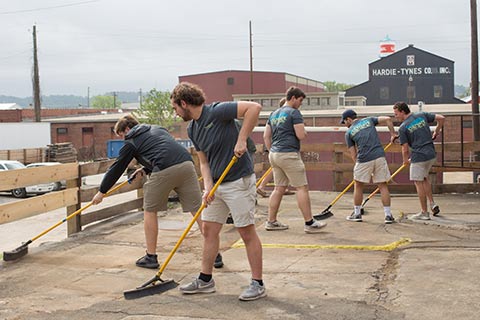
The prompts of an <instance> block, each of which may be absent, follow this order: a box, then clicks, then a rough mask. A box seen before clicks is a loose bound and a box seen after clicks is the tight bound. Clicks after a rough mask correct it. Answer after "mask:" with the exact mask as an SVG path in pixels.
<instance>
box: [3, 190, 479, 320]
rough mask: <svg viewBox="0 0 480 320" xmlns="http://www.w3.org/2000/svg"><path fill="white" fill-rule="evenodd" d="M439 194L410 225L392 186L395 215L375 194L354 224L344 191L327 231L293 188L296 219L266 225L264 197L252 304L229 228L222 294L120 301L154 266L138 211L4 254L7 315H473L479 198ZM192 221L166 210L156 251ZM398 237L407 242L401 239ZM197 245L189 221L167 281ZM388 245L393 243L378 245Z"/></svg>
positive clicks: (320, 202)
mask: <svg viewBox="0 0 480 320" xmlns="http://www.w3.org/2000/svg"><path fill="white" fill-rule="evenodd" d="M336 195H337V193H332V192H328V193H327V192H311V197H312V204H313V208H314V209H315V211H316V212H319V211H321V210H323V209H324V208H325V207H327V205H328V204H329V202H330V201H332V200H333V199H334V198H335V196H336ZM436 202H437V203H438V204H439V205H440V208H441V214H440V216H439V217H435V218H433V220H431V221H427V222H415V221H411V220H408V219H399V218H400V217H401V216H402V217H403V216H405V215H407V214H409V213H416V212H417V211H418V210H419V209H418V208H419V205H418V200H417V198H416V196H413V195H412V196H406V195H394V196H393V197H392V210H393V213H394V216H395V217H396V218H397V221H398V222H397V223H394V224H391V225H385V224H384V223H383V210H382V208H381V205H380V202H379V197H378V196H377V197H375V198H372V200H370V201H369V202H368V204H367V207H366V214H365V215H364V220H363V222H361V223H359V222H349V221H346V220H345V217H346V216H347V215H349V214H350V213H351V211H352V209H351V208H352V206H351V203H352V194H350V193H347V194H346V195H344V196H343V197H342V198H341V199H340V200H339V201H338V202H337V203H336V204H335V205H334V206H333V208H332V211H333V213H334V216H333V217H331V218H330V219H327V220H325V221H326V222H327V223H328V225H327V227H326V228H325V229H324V232H322V233H320V234H305V233H304V232H303V221H302V218H301V215H300V213H299V211H298V208H297V206H296V201H295V196H285V197H284V201H283V203H282V206H281V211H280V213H279V220H281V221H282V222H284V223H288V224H289V225H290V229H289V230H286V231H265V229H264V228H263V226H264V223H265V220H266V210H267V207H266V206H267V204H268V199H258V206H257V213H256V217H257V231H258V233H259V236H260V238H261V240H262V243H263V245H264V251H263V255H264V257H263V258H264V281H265V284H266V287H267V292H268V296H267V297H266V298H264V299H260V300H257V301H251V302H241V301H239V300H238V295H239V294H240V292H241V291H242V290H243V289H244V288H245V287H246V286H247V285H248V283H249V280H250V273H249V266H248V263H247V260H246V255H245V249H243V247H242V246H241V243H240V242H239V241H238V240H239V237H238V234H237V232H236V231H235V229H234V228H233V227H232V226H231V225H226V226H225V227H224V228H223V230H222V234H221V251H222V253H223V257H224V262H225V266H224V267H223V268H222V269H215V270H214V278H215V281H216V283H217V292H216V293H213V294H203V295H191V296H185V295H182V294H181V293H180V292H179V291H178V289H176V288H175V289H172V290H169V291H167V292H164V293H162V294H157V295H152V296H148V297H144V298H140V299H135V300H125V299H124V296H123V291H125V290H131V289H134V288H136V287H137V286H139V285H141V284H142V283H144V282H145V281H147V280H149V279H150V278H152V277H153V276H154V275H155V273H156V271H155V270H148V269H141V268H138V267H136V266H135V264H134V262H135V260H136V259H137V258H139V257H140V256H142V255H143V253H144V233H143V224H142V213H141V212H140V213H139V212H132V213H125V214H122V215H120V216H118V217H117V218H115V219H111V220H109V221H105V222H102V223H98V224H95V225H93V226H90V227H87V228H86V229H85V230H84V231H83V232H81V233H80V234H78V235H76V236H74V237H70V238H68V239H66V240H62V241H49V242H46V243H42V244H41V245H40V246H32V247H30V252H29V253H28V254H27V255H26V256H25V257H23V258H22V259H20V260H17V261H15V262H0V319H29V320H30V319H96V320H101V319H119V320H120V319H128V320H136V319H152V320H153V319H162V320H163V319H182V320H184V319H389V320H395V319H424V320H426V319H456V320H459V319H476V318H478V314H479V313H480V307H479V305H478V301H479V300H480V287H479V285H478V284H479V283H480V273H479V272H478V270H479V269H480V259H479V254H480V242H479V240H480V232H479V231H480V198H479V195H478V194H467V195H465V194H451V195H438V196H436ZM190 218H191V216H190V215H189V214H185V213H181V212H180V210H179V209H178V208H172V209H171V210H169V211H168V214H167V215H166V216H159V225H160V229H161V230H160V234H159V240H158V243H159V249H158V254H159V260H163V259H165V258H166V256H167V255H168V253H169V252H170V250H171V248H172V247H173V246H174V245H175V243H176V241H177V240H178V238H179V237H180V234H181V233H182V231H183V230H184V228H185V227H186V226H187V224H188V222H189V221H190ZM399 220H401V221H399ZM9 225H10V226H9ZM9 225H3V226H2V228H1V229H0V231H1V233H2V235H5V234H6V233H7V234H11V235H14V234H15V235H16V234H18V233H20V234H22V235H23V236H24V237H26V238H22V239H24V240H27V239H28V238H30V237H33V236H34V235H35V234H26V233H27V232H26V231H30V230H29V229H28V228H27V227H25V228H22V227H21V226H18V225H13V224H9ZM52 232H53V231H52ZM402 239H404V241H409V242H408V243H403V244H400V243H399V241H400V240H402ZM405 239H406V240H405ZM37 241H39V242H40V239H39V240H37ZM20 244H21V243H17V244H16V245H14V246H13V247H9V250H11V249H13V248H15V247H16V246H18V245H20ZM32 245H33V244H32ZM2 247H4V246H3V245H2ZM201 247H202V237H201V234H200V232H199V231H198V229H196V227H194V229H193V230H192V231H191V232H190V233H189V235H188V236H187V238H186V239H185V241H184V243H183V244H182V246H181V247H180V249H179V251H178V252H177V253H176V254H175V256H174V257H173V259H172V260H171V261H170V263H169V265H168V266H167V268H166V270H165V272H164V273H163V275H162V279H174V280H175V281H176V282H179V283H182V284H183V283H186V282H188V281H191V279H193V278H194V277H195V276H197V275H198V272H199V270H200V262H201ZM388 249H393V250H391V251H383V250H388Z"/></svg>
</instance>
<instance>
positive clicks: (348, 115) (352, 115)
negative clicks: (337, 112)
mask: <svg viewBox="0 0 480 320" xmlns="http://www.w3.org/2000/svg"><path fill="white" fill-rule="evenodd" d="M347 118H351V119H356V118H357V113H356V112H355V111H353V110H352V109H347V110H345V111H343V113H342V120H340V123H345V120H346V119H347Z"/></svg>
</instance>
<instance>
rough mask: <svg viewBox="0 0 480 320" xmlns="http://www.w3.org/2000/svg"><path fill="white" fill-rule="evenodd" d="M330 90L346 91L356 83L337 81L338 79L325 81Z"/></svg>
mask: <svg viewBox="0 0 480 320" xmlns="http://www.w3.org/2000/svg"><path fill="white" fill-rule="evenodd" d="M323 84H324V85H325V87H327V91H328V92H338V91H345V90H347V89H349V88H351V87H353V86H354V84H346V83H337V82H336V81H323Z"/></svg>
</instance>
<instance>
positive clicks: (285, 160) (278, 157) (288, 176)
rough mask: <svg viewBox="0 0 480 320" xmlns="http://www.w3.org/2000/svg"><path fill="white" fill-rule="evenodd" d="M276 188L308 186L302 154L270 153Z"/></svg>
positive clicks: (269, 157)
mask: <svg viewBox="0 0 480 320" xmlns="http://www.w3.org/2000/svg"><path fill="white" fill-rule="evenodd" d="M268 159H269V160H270V165H271V166H272V169H273V180H274V181H275V185H276V186H282V187H286V186H288V185H289V184H290V185H291V186H292V187H303V186H306V185H308V181H307V173H306V171H305V164H304V163H303V160H302V157H301V156H300V152H270V154H269V155H268Z"/></svg>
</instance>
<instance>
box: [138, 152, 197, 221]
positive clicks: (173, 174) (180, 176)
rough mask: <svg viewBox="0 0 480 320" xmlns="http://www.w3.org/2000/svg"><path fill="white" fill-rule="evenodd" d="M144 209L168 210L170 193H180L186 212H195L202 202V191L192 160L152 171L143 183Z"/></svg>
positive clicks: (179, 196) (150, 210)
mask: <svg viewBox="0 0 480 320" xmlns="http://www.w3.org/2000/svg"><path fill="white" fill-rule="evenodd" d="M143 189H144V195H143V209H144V210H145V211H149V212H158V211H165V210H167V203H168V195H169V194H170V192H171V191H172V190H174V191H175V192H176V193H177V194H178V198H179V199H180V204H181V205H182V208H183V211H184V212H195V211H197V210H198V208H200V206H201V204H202V192H201V190H200V184H199V183H198V178H197V173H196V171H195V167H194V166H193V162H192V161H185V162H182V163H179V164H176V165H174V166H171V167H169V168H166V169H163V170H161V171H158V172H152V173H151V174H150V176H149V177H148V178H147V182H146V183H145V184H144V185H143Z"/></svg>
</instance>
